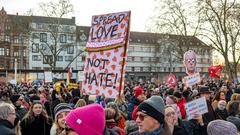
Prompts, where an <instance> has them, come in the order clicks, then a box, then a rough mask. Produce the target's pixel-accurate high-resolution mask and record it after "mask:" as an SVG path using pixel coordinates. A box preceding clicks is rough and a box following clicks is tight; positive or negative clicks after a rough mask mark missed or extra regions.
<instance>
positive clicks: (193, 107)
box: [184, 97, 208, 120]
mask: <svg viewBox="0 0 240 135" xmlns="http://www.w3.org/2000/svg"><path fill="white" fill-rule="evenodd" d="M184 107H185V110H186V114H187V119H188V120H190V119H192V118H194V115H195V114H198V115H202V114H205V113H207V112H208V107H207V102H206V98H205V97H202V98H199V99H196V100H193V101H191V102H188V103H186V104H185V105H184Z"/></svg>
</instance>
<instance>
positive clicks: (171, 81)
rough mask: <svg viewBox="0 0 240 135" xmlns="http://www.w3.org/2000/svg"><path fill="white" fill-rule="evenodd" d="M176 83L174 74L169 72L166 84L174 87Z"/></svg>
mask: <svg viewBox="0 0 240 135" xmlns="http://www.w3.org/2000/svg"><path fill="white" fill-rule="evenodd" d="M176 83H177V79H176V77H175V75H174V74H173V73H170V74H169V76H168V79H167V81H166V84H168V85H171V86H172V87H175V85H176Z"/></svg>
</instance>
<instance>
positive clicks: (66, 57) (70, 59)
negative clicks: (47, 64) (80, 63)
mask: <svg viewBox="0 0 240 135" xmlns="http://www.w3.org/2000/svg"><path fill="white" fill-rule="evenodd" d="M72 60H73V56H65V61H72Z"/></svg>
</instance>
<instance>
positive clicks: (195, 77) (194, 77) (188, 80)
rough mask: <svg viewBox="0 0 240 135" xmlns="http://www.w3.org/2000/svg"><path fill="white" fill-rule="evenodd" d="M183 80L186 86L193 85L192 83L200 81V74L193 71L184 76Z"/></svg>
mask: <svg viewBox="0 0 240 135" xmlns="http://www.w3.org/2000/svg"><path fill="white" fill-rule="evenodd" d="M183 82H184V85H185V86H186V87H189V86H193V85H194V84H197V83H199V82H201V77H200V74H199V73H195V74H193V75H189V76H185V77H184V78H183Z"/></svg>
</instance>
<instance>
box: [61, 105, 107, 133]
mask: <svg viewBox="0 0 240 135" xmlns="http://www.w3.org/2000/svg"><path fill="white" fill-rule="evenodd" d="M65 120H66V123H67V125H68V126H69V127H70V128H72V129H73V130H74V131H75V132H77V133H78V134H80V135H81V134H84V135H102V134H103V131H104V128H105V113H104V109H103V108H102V107H101V105H99V104H90V105H87V106H83V107H79V108H76V109H75V110H72V111H71V112H70V113H69V114H68V115H67V117H66V118H65Z"/></svg>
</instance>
